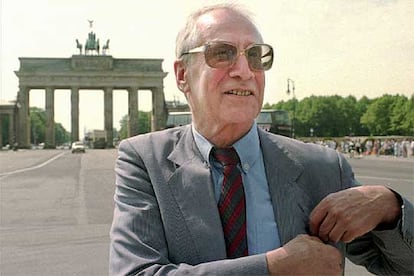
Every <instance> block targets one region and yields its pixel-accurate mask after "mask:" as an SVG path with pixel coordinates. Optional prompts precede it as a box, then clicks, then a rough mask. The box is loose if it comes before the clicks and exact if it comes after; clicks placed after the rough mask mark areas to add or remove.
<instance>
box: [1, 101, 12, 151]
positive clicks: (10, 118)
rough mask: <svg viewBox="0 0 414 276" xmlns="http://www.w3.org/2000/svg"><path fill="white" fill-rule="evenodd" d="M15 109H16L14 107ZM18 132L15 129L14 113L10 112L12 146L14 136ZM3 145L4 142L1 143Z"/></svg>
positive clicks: (10, 141) (10, 139)
mask: <svg viewBox="0 0 414 276" xmlns="http://www.w3.org/2000/svg"><path fill="white" fill-rule="evenodd" d="M13 110H14V109H13ZM15 133H16V131H15V129H14V113H13V112H12V113H10V114H9V145H10V146H12V145H13V144H12V143H13V142H14V141H13V136H14V134H15ZM0 145H2V144H0Z"/></svg>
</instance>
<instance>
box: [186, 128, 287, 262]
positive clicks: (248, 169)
mask: <svg viewBox="0 0 414 276" xmlns="http://www.w3.org/2000/svg"><path fill="white" fill-rule="evenodd" d="M193 135H194V139H195V142H196V144H197V147H198V149H199V150H200V152H201V154H202V155H203V157H204V160H205V161H206V162H207V163H208V164H209V165H210V169H211V171H212V176H213V183H214V194H215V197H216V201H217V202H218V201H219V198H220V190H221V185H222V181H223V166H222V165H221V164H220V163H219V162H217V161H216V160H215V159H214V158H213V157H210V151H211V149H212V148H213V145H212V144H211V143H210V142H209V141H208V140H207V139H206V138H204V137H203V136H202V135H201V134H200V133H199V132H197V130H196V129H195V128H194V126H193ZM233 147H234V148H235V149H236V151H237V153H238V155H239V158H240V163H241V166H239V169H240V170H241V172H242V179H243V187H244V192H245V197H246V223H247V246H248V249H249V255H254V254H260V253H265V252H267V251H269V250H272V249H275V248H278V247H280V238H279V232H278V229H277V223H276V221H275V216H274V213H273V206H272V200H271V197H270V193H269V187H268V183H267V179H266V172H265V168H264V163H263V156H262V151H261V148H260V141H259V134H258V132H257V125H256V123H254V124H253V126H252V128H251V129H250V131H249V132H248V133H247V134H246V135H245V136H243V137H242V138H241V139H240V140H238V141H237V142H236V143H234V144H233Z"/></svg>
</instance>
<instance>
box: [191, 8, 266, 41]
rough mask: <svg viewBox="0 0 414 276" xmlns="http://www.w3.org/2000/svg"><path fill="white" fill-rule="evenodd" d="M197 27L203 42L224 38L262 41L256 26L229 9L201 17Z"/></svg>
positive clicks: (225, 39)
mask: <svg viewBox="0 0 414 276" xmlns="http://www.w3.org/2000/svg"><path fill="white" fill-rule="evenodd" d="M197 27H198V30H199V32H200V38H201V40H203V41H202V42H207V41H211V40H224V41H229V42H234V43H241V44H244V43H261V42H263V41H262V37H261V35H260V33H259V31H258V30H257V28H256V26H255V25H254V24H253V23H252V22H251V21H249V20H248V19H247V18H245V17H244V16H242V15H240V14H238V13H236V12H234V11H231V10H227V9H220V10H214V11H211V12H209V13H206V14H204V15H202V16H200V17H199V19H198V20H197Z"/></svg>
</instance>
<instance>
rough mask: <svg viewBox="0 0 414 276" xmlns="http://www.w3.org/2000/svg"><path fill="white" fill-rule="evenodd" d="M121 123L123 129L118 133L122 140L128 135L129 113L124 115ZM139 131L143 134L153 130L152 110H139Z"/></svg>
mask: <svg viewBox="0 0 414 276" xmlns="http://www.w3.org/2000/svg"><path fill="white" fill-rule="evenodd" d="M119 123H120V125H121V129H120V130H119V133H118V135H119V139H120V140H122V139H125V138H127V137H128V115H124V116H123V117H122V119H121V121H119ZM138 131H139V133H141V134H142V133H148V132H150V131H151V112H144V111H138Z"/></svg>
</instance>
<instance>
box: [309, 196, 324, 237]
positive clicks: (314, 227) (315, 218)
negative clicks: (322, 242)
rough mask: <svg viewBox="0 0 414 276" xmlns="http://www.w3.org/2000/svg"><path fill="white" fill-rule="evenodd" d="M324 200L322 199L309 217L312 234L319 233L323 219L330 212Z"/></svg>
mask: <svg viewBox="0 0 414 276" xmlns="http://www.w3.org/2000/svg"><path fill="white" fill-rule="evenodd" d="M324 205H325V204H324V201H323V200H322V201H321V202H320V203H319V204H318V205H317V206H316V207H315V208H314V209H313V210H312V212H311V214H310V218H309V228H310V232H311V234H312V235H318V234H319V227H320V225H321V223H322V221H323V220H324V219H325V217H326V215H327V214H328V212H327V209H326V208H325V207H324Z"/></svg>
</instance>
